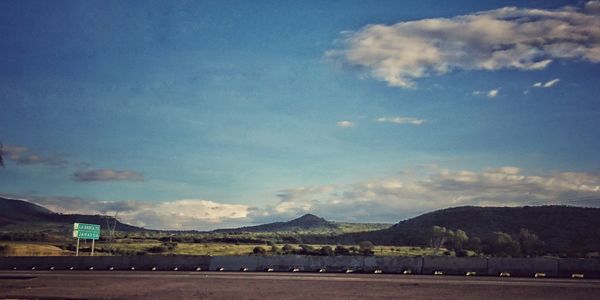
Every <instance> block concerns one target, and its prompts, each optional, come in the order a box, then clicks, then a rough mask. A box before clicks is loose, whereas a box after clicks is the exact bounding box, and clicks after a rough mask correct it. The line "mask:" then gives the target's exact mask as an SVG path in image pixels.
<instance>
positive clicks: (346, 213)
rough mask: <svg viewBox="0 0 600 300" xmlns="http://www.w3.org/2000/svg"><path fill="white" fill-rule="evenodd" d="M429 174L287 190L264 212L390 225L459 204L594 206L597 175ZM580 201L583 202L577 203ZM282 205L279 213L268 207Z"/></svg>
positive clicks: (599, 187) (599, 199)
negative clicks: (310, 213) (321, 187)
mask: <svg viewBox="0 0 600 300" xmlns="http://www.w3.org/2000/svg"><path fill="white" fill-rule="evenodd" d="M430 171H431V173H430V174H429V175H428V176H426V177H424V178H420V179H416V178H415V177H414V176H406V178H381V179H377V180H371V181H365V182H359V183H356V184H352V185H346V186H337V187H332V186H329V187H328V189H325V190H320V189H319V188H318V187H315V188H312V189H309V190H307V189H303V190H288V191H287V192H286V197H285V201H281V203H280V204H278V205H275V206H273V207H270V208H268V211H269V212H270V214H271V215H272V216H273V215H284V216H297V215H300V214H302V213H306V212H312V213H315V214H318V215H321V216H324V217H326V218H329V219H333V220H345V221H386V222H396V221H400V220H401V219H403V218H407V217H412V216H414V215H415V214H418V213H423V212H427V211H432V210H436V209H441V208H446V207H452V206H462V205H479V206H521V205H550V204H586V205H590V204H591V205H593V206H600V174H598V173H586V172H558V173H551V174H544V175H526V174H523V171H522V170H521V169H520V168H517V167H512V166H508V167H502V168H498V169H487V170H484V171H480V172H475V171H468V170H459V171H451V170H447V169H438V168H435V169H431V170H430ZM307 191H310V192H307ZM594 199H595V200H594ZM580 200H585V201H587V202H581V203H580V202H579V201H580ZM594 201H595V204H594ZM283 203H285V207H283V209H279V210H275V209H273V208H275V207H280V205H281V204H283ZM280 208H281V207H280Z"/></svg>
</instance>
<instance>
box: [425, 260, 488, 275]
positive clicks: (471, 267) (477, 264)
mask: <svg viewBox="0 0 600 300" xmlns="http://www.w3.org/2000/svg"><path fill="white" fill-rule="evenodd" d="M436 271H440V272H442V273H443V274H448V275H465V274H466V273H467V272H475V273H476V274H480V275H485V274H487V273H488V272H487V271H488V260H487V259H486V258H483V257H446V256H428V257H424V258H423V270H422V274H433V273H434V272H436Z"/></svg>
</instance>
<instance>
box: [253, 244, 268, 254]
mask: <svg viewBox="0 0 600 300" xmlns="http://www.w3.org/2000/svg"><path fill="white" fill-rule="evenodd" d="M252 253H254V254H260V255H264V254H265V253H267V250H266V249H265V248H263V247H258V246H257V247H254V249H252Z"/></svg>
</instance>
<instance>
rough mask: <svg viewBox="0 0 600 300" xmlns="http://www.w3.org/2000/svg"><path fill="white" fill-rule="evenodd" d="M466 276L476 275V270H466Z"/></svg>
mask: <svg viewBox="0 0 600 300" xmlns="http://www.w3.org/2000/svg"><path fill="white" fill-rule="evenodd" d="M465 275H466V276H475V275H477V273H476V272H467V274H465Z"/></svg>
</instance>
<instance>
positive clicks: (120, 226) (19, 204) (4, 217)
mask: <svg viewBox="0 0 600 300" xmlns="http://www.w3.org/2000/svg"><path fill="white" fill-rule="evenodd" d="M115 221H116V220H115V219H114V218H113V217H109V216H101V215H81V214H59V213H55V212H53V211H51V210H49V209H47V208H44V207H42V206H39V205H37V204H35V203H31V202H27V201H24V200H17V199H8V198H3V197H0V231H1V230H7V229H15V228H26V229H28V230H35V228H36V227H43V228H48V227H57V228H67V229H69V228H71V227H72V226H73V223H75V222H80V223H91V224H100V225H101V226H102V227H103V229H104V228H105V226H106V224H107V222H109V223H110V224H114V222H115ZM116 230H117V231H142V230H145V229H143V228H139V227H135V226H131V225H128V224H125V223H121V222H119V221H116Z"/></svg>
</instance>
